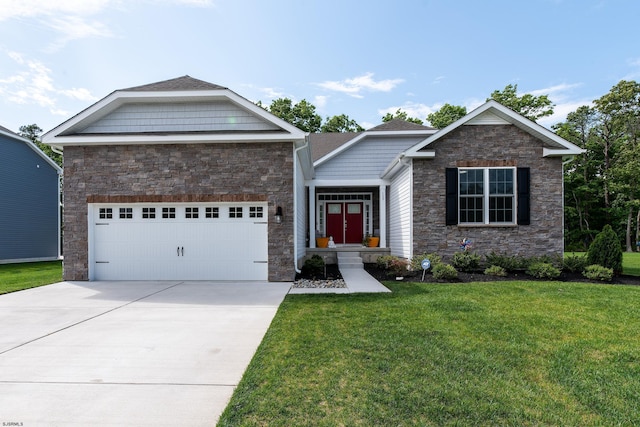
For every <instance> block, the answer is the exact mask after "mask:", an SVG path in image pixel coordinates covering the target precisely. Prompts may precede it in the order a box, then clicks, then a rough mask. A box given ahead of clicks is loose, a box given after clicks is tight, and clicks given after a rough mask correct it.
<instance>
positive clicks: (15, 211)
mask: <svg viewBox="0 0 640 427" xmlns="http://www.w3.org/2000/svg"><path fill="white" fill-rule="evenodd" d="M0 159H2V167H1V168H0V182H2V186H0V200H2V209H0V238H1V240H2V244H1V245H0V263H16V262H30V261H50V260H55V259H59V258H60V174H61V173H62V170H61V169H60V167H59V166H58V165H57V164H56V163H55V162H54V161H53V160H51V159H50V158H49V157H48V156H47V155H46V154H44V153H43V152H42V151H41V150H40V149H39V148H38V147H37V146H36V145H35V144H34V143H32V142H31V141H29V140H28V139H25V138H23V137H21V136H19V135H17V134H15V133H14V132H12V131H10V130H9V129H7V128H4V127H2V126H0Z"/></svg>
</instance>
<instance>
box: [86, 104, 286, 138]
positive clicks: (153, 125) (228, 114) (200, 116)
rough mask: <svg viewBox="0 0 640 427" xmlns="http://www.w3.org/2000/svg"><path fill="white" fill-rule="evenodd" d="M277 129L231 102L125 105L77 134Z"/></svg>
mask: <svg viewBox="0 0 640 427" xmlns="http://www.w3.org/2000/svg"><path fill="white" fill-rule="evenodd" d="M268 130H278V127H276V126H275V125H274V124H272V123H268V122H267V121H265V120H263V119H261V118H259V117H257V116H256V115H254V114H253V113H251V112H249V111H246V110H243V109H241V108H239V107H237V106H235V105H234V104H232V103H231V102H191V103H186V102H185V103H171V104H160V103H158V104H136V103H133V104H126V105H123V106H121V107H119V108H117V109H116V110H114V111H113V112H111V113H110V114H107V115H106V116H105V117H103V118H101V119H100V120H97V121H96V122H94V123H92V124H91V125H89V126H88V127H87V128H85V129H82V130H81V131H80V132H79V133H81V134H82V133H84V134H87V133H143V132H199V131H200V132H204V131H247V132H252V131H268Z"/></svg>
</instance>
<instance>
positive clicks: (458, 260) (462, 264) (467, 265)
mask: <svg viewBox="0 0 640 427" xmlns="http://www.w3.org/2000/svg"><path fill="white" fill-rule="evenodd" d="M481 261H482V258H481V257H480V255H478V254H476V253H473V252H469V251H465V252H456V253H455V254H453V258H452V259H451V265H453V267H454V268H455V269H456V270H458V271H465V272H470V271H477V270H479V269H480V262H481Z"/></svg>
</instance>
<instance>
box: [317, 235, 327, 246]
mask: <svg viewBox="0 0 640 427" xmlns="http://www.w3.org/2000/svg"><path fill="white" fill-rule="evenodd" d="M327 246H329V238H328V237H316V247H317V248H326V247H327Z"/></svg>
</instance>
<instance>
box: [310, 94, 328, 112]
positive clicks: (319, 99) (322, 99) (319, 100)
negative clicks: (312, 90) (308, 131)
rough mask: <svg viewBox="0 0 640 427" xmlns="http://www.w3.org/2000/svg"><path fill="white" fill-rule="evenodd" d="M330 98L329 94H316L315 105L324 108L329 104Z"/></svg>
mask: <svg viewBox="0 0 640 427" xmlns="http://www.w3.org/2000/svg"><path fill="white" fill-rule="evenodd" d="M328 100H329V97H328V96H324V95H316V96H315V97H314V98H313V105H315V106H316V107H317V108H320V109H322V108H324V107H325V106H326V105H327V101H328Z"/></svg>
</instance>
